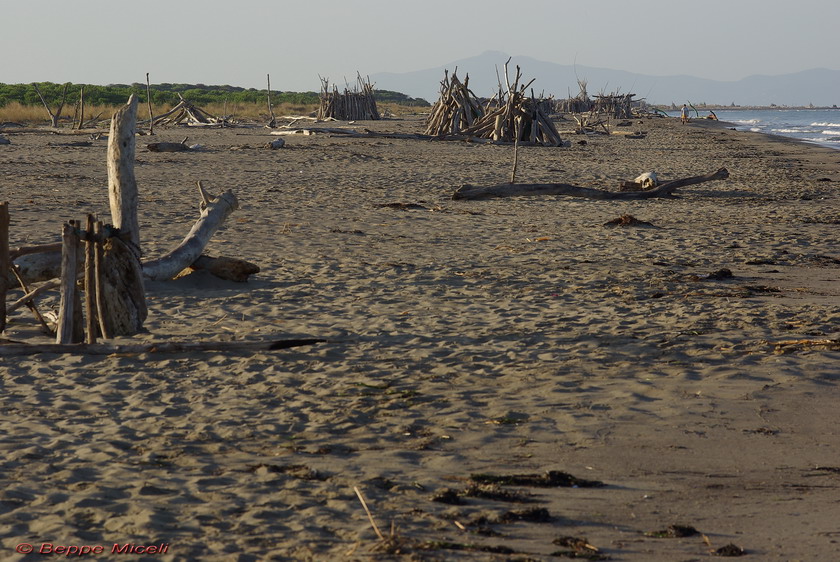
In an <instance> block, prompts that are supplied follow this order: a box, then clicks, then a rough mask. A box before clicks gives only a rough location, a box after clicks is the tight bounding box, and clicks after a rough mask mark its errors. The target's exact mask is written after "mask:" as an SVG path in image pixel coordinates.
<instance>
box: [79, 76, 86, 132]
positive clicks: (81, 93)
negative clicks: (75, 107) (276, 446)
mask: <svg viewBox="0 0 840 562" xmlns="http://www.w3.org/2000/svg"><path fill="white" fill-rule="evenodd" d="M84 128H85V87H84V85H82V86H81V87H80V88H79V130H82V129H84Z"/></svg>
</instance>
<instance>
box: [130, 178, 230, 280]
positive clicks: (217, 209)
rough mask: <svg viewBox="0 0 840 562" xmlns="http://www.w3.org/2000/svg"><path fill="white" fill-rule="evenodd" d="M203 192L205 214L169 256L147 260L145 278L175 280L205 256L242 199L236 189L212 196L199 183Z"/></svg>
mask: <svg viewBox="0 0 840 562" xmlns="http://www.w3.org/2000/svg"><path fill="white" fill-rule="evenodd" d="M198 190H199V193H200V194H201V199H202V203H201V214H200V216H199V218H198V220H197V221H196V222H195V224H194V225H193V227H192V229H191V230H190V231H189V233H188V234H187V236H186V237H185V238H184V240H183V241H182V242H181V243H180V244H179V245H178V247H177V248H175V249H174V250H172V251H171V252H169V253H168V254H167V255H165V256H163V257H161V258H158V259H156V260H151V261H147V262H145V263H143V277H145V278H146V279H149V280H151V281H165V280H167V279H172V278H173V277H175V276H176V275H178V274H179V273H180V272H181V271H183V270H184V269H186V268H188V267H189V266H190V265H192V264H193V263H195V261H196V260H197V259H198V258H199V256H201V254H202V252H203V251H204V248H205V246H207V243H208V242H209V241H210V238H212V237H213V234H214V233H215V232H216V230H217V229H218V228H219V227H220V226H221V225H222V223H223V222H224V221H225V219H227V217H228V215H230V214H231V213H232V212H233V211H235V210H236V209H238V208H239V202H238V201H237V200H236V196H235V195H234V194H233V192H232V191H226V192H225V193H223V194H221V195H220V196H218V197H214V198H211V197H210V196H209V195H207V192H206V191H204V188H203V187H202V185H201V182H198Z"/></svg>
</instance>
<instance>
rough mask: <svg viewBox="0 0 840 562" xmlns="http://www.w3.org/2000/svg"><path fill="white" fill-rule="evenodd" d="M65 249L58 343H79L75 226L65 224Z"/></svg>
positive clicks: (63, 237) (63, 239)
mask: <svg viewBox="0 0 840 562" xmlns="http://www.w3.org/2000/svg"><path fill="white" fill-rule="evenodd" d="M61 238H62V243H63V247H62V250H61V286H60V290H61V304H60V305H59V313H58V327H57V329H56V343H59V344H68V343H78V342H80V341H81V339H79V329H78V327H77V325H76V320H77V319H78V315H77V314H76V312H77V311H76V305H77V301H78V299H77V296H78V295H77V293H76V291H77V289H76V271H77V269H76V268H77V262H76V259H77V258H76V252H77V251H78V246H79V238H78V236H77V235H76V228H75V226H74V225H72V224H69V223H65V225H64V230H63V232H62V236H61Z"/></svg>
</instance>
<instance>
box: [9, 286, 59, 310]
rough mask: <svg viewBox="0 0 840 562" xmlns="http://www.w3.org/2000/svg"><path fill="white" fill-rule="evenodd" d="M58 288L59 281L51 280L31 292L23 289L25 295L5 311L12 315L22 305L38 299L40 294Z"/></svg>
mask: <svg viewBox="0 0 840 562" xmlns="http://www.w3.org/2000/svg"><path fill="white" fill-rule="evenodd" d="M24 285H25V283H24ZM59 286H61V280H60V279H53V280H51V281H47V282H46V283H44V284H43V285H41V286H40V287H37V288H36V289H32V290H31V291H28V290H27V289H25V288H24V291H25V292H26V294H25V295H23V296H22V297H21V298H19V299H18V300H16V301H15V302H13V303H11V304H10V305H9V306H8V307H7V311H8V312H9V313H12V312H14V311H16V310H17V309H19V308H20V307H22V306H24V305H27V304H28V303H30V302H33V301H34V299H35V298H36V297H39V296H40V295H41V294H43V293H46V292H47V291H52V290H53V289H55V288H56V287H59Z"/></svg>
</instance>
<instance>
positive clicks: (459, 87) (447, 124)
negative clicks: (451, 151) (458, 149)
mask: <svg viewBox="0 0 840 562" xmlns="http://www.w3.org/2000/svg"><path fill="white" fill-rule="evenodd" d="M469 82H470V75H469V74H467V75H466V76H465V77H464V81H463V82H461V80H459V79H458V69H457V68H456V69H455V71H454V72H453V73H452V77H451V78H450V77H449V71H448V70H447V71H444V77H443V80H442V81H441V83H440V98H438V101H436V102H435V105H434V106H433V107H432V111H431V113H430V114H429V118H428V119H427V120H426V134H427V135H435V136H438V135H457V134H459V133H461V131H462V128H466V127H471V126H472V125H473V124H474V123H475V122H476V121H477V120H479V119H480V118H481V117H483V116H484V113H485V112H484V108H483V107H482V105H481V103H480V102H479V101H478V98H477V97H476V95H475V94H473V92H472V91H471V90H470V88H469Z"/></svg>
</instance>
